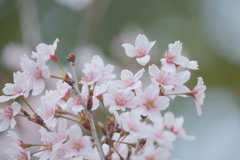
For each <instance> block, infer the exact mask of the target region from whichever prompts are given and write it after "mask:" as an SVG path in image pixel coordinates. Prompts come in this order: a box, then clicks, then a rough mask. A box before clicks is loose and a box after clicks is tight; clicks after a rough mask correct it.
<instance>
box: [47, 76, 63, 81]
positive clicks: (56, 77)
mask: <svg viewBox="0 0 240 160" xmlns="http://www.w3.org/2000/svg"><path fill="white" fill-rule="evenodd" d="M50 78H55V79H61V80H64V78H62V77H58V76H53V75H51V76H50Z"/></svg>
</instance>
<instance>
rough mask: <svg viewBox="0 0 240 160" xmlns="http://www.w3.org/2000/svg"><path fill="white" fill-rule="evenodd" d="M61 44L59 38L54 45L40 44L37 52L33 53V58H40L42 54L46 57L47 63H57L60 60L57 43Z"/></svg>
mask: <svg viewBox="0 0 240 160" xmlns="http://www.w3.org/2000/svg"><path fill="white" fill-rule="evenodd" d="M58 42H59V39H58V38H57V39H56V40H55V41H54V42H53V45H51V44H50V45H47V44H44V43H40V44H39V45H38V46H37V47H36V50H37V52H32V58H38V55H39V54H41V55H42V56H43V57H44V60H45V61H48V60H49V59H51V60H53V61H55V62H57V61H58V59H57V57H56V49H57V43H58Z"/></svg>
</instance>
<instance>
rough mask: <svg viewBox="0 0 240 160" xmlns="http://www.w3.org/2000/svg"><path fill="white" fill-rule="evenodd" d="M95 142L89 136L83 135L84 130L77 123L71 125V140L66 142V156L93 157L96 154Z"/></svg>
mask: <svg viewBox="0 0 240 160" xmlns="http://www.w3.org/2000/svg"><path fill="white" fill-rule="evenodd" d="M92 146H93V143H92V141H91V139H90V137H89V136H83V134H82V130H81V129H80V127H79V126H78V125H77V124H74V125H72V126H71V127H70V130H69V140H68V141H67V142H66V143H65V144H64V148H65V150H66V153H65V157H73V156H81V157H82V158H84V159H89V158H90V159H91V157H92V156H93V155H94V150H93V148H92Z"/></svg>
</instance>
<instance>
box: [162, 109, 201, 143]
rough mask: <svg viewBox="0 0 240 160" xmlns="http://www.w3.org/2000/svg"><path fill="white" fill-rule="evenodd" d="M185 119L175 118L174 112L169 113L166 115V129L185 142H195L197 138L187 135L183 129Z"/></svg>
mask: <svg viewBox="0 0 240 160" xmlns="http://www.w3.org/2000/svg"><path fill="white" fill-rule="evenodd" d="M183 122H184V119H183V117H178V118H175V116H174V114H173V113H172V112H167V113H165V114H164V127H165V128H168V129H169V130H170V131H171V132H173V133H174V134H176V135H177V136H178V137H181V138H182V139H184V140H189V141H193V140H195V139H196V138H195V137H194V136H191V135H187V134H186V132H185V130H184V128H183Z"/></svg>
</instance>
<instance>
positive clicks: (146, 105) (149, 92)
mask: <svg viewBox="0 0 240 160" xmlns="http://www.w3.org/2000/svg"><path fill="white" fill-rule="evenodd" d="M159 91H160V90H159V87H158V86H157V85H153V84H151V85H149V86H148V87H147V88H146V89H145V90H144V92H138V93H137V95H136V97H134V98H133V102H134V103H136V104H137V105H138V106H137V107H136V108H135V111H136V112H138V113H139V114H141V115H143V116H148V118H149V119H150V120H152V121H155V120H157V119H158V118H159V117H161V113H160V110H165V109H166V108H167V107H168V105H169V101H170V99H169V98H168V97H165V96H159Z"/></svg>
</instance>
